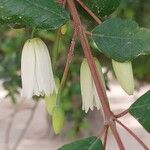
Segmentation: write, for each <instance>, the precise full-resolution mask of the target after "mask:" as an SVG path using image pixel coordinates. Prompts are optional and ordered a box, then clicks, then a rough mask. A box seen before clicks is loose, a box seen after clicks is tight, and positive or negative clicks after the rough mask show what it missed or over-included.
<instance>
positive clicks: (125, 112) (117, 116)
mask: <svg viewBox="0 0 150 150" xmlns="http://www.w3.org/2000/svg"><path fill="white" fill-rule="evenodd" d="M128 112H129V110H128V109H127V110H125V111H123V112H121V113H120V114H117V115H115V117H116V118H120V117H123V116H125V115H126V114H127V113H128Z"/></svg>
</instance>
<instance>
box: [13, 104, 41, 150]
mask: <svg viewBox="0 0 150 150" xmlns="http://www.w3.org/2000/svg"><path fill="white" fill-rule="evenodd" d="M38 104H39V102H36V103H35V105H34V106H33V108H32V111H31V115H30V117H29V119H28V120H27V123H26V126H25V128H24V129H23V131H22V133H21V135H20V136H19V138H18V140H17V142H16V143H15V145H14V147H13V148H12V150H16V149H17V148H18V146H19V144H20V142H21V141H22V139H23V138H24V136H25V133H26V131H27V129H28V127H29V125H30V123H31V121H32V119H33V117H34V114H35V111H36V108H37V107H38Z"/></svg>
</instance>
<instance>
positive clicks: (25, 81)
mask: <svg viewBox="0 0 150 150" xmlns="http://www.w3.org/2000/svg"><path fill="white" fill-rule="evenodd" d="M34 74H35V53H34V47H33V45H32V43H31V41H30V40H28V41H27V42H26V43H25V45H24V47H23V51H22V56H21V77H22V96H23V97H26V98H27V99H29V98H31V97H32V94H33V88H34V77H35V76H34Z"/></svg>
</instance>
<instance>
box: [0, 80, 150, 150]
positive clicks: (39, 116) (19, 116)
mask: <svg viewBox="0 0 150 150" xmlns="http://www.w3.org/2000/svg"><path fill="white" fill-rule="evenodd" d="M110 89H111V91H108V92H107V94H108V97H109V102H110V104H111V108H112V110H113V111H114V112H116V113H118V112H121V111H123V110H125V109H126V108H128V107H129V106H130V105H131V104H132V103H133V102H134V101H135V100H136V99H137V98H138V97H139V96H141V95H142V94H143V93H145V92H146V91H148V90H149V89H150V85H147V84H144V85H142V87H141V88H140V89H141V90H139V91H136V92H135V93H134V96H128V95H126V94H125V93H124V92H123V90H122V89H121V88H120V86H119V85H118V84H117V83H113V84H112V85H110ZM5 93H6V91H4V90H3V89H2V88H1V89H0V99H1V101H0V150H15V149H13V148H14V146H15V143H16V141H17V140H18V137H19V136H20V133H21V132H22V130H23V129H24V127H25V125H26V122H27V121H28V119H29V117H30V114H31V108H32V107H33V106H34V105H35V104H34V102H33V101H29V100H28V101H24V102H23V104H21V106H19V107H17V109H16V107H14V105H12V104H11V102H10V100H9V99H8V98H6V99H5V98H4V95H5ZM135 95H136V96H135ZM18 99H20V98H18ZM14 112H15V113H14ZM14 114H15V115H14ZM13 116H15V118H14V122H13V125H12V129H11V131H10V136H9V138H7V137H8V134H7V133H8V132H9V126H10V123H11V121H12V118H13ZM91 116H92V117H91ZM93 116H94V117H93ZM88 120H90V121H89V122H92V123H91V127H90V129H89V130H90V132H91V133H92V134H93V135H94V134H97V133H98V132H97V130H100V129H98V128H97V127H98V126H99V125H100V126H102V120H101V119H100V115H99V112H97V111H95V113H94V112H90V113H89V114H88ZM91 120H92V121H91ZM93 120H94V123H93ZM120 120H121V121H122V122H123V123H125V124H127V126H128V127H129V128H130V129H132V130H133V131H134V132H135V133H136V134H137V135H138V136H139V137H140V138H141V139H142V140H143V141H144V142H145V143H146V144H147V145H148V146H149V147H150V134H148V133H147V132H146V131H145V130H144V129H143V128H142V126H141V125H140V124H139V123H138V122H137V121H136V120H135V119H134V118H133V117H131V116H130V115H129V114H128V115H126V116H124V117H123V118H122V119H120ZM117 127H118V129H119V133H120V135H121V138H122V140H123V141H124V142H123V143H124V145H125V149H126V150H128V149H130V150H142V147H141V146H140V145H139V144H138V143H137V142H136V141H135V140H134V139H133V138H132V137H131V136H130V135H129V134H128V133H126V131H125V130H124V129H123V128H121V127H120V126H119V125H118V126H117ZM68 129H69V126H67V125H65V129H64V131H63V133H62V134H61V135H60V136H55V135H54V134H53V131H52V129H51V125H50V123H49V120H48V115H47V112H46V111H45V106H44V102H43V101H41V102H40V104H39V105H38V106H37V109H36V110H35V114H34V116H33V119H32V121H31V124H30V126H29V128H28V130H27V132H26V134H25V135H24V137H23V139H22V140H21V141H20V143H19V145H17V150H57V149H58V148H59V147H60V146H61V145H63V144H64V143H67V142H69V141H70V140H69V139H67V138H66V136H65V133H66V132H67V130H68ZM85 135H87V133H85ZM8 139H9V140H8ZM6 145H7V146H6ZM107 149H108V150H117V149H118V147H117V145H116V142H115V141H114V139H113V135H112V133H111V131H109V139H108V143H107Z"/></svg>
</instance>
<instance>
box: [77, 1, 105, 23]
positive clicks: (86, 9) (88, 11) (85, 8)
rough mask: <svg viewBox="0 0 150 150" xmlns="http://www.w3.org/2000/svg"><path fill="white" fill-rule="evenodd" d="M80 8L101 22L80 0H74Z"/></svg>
mask: <svg viewBox="0 0 150 150" xmlns="http://www.w3.org/2000/svg"><path fill="white" fill-rule="evenodd" d="M76 1H77V2H78V3H79V4H80V5H81V6H82V8H83V9H84V10H85V11H86V12H87V13H88V14H89V15H90V16H91V17H92V18H93V19H94V20H95V21H96V22H97V23H98V24H100V23H102V21H101V20H100V19H99V18H98V17H97V16H96V15H95V14H94V13H93V12H92V11H91V10H90V9H89V8H88V7H87V6H86V5H85V4H84V3H83V2H82V1H81V0H76Z"/></svg>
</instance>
